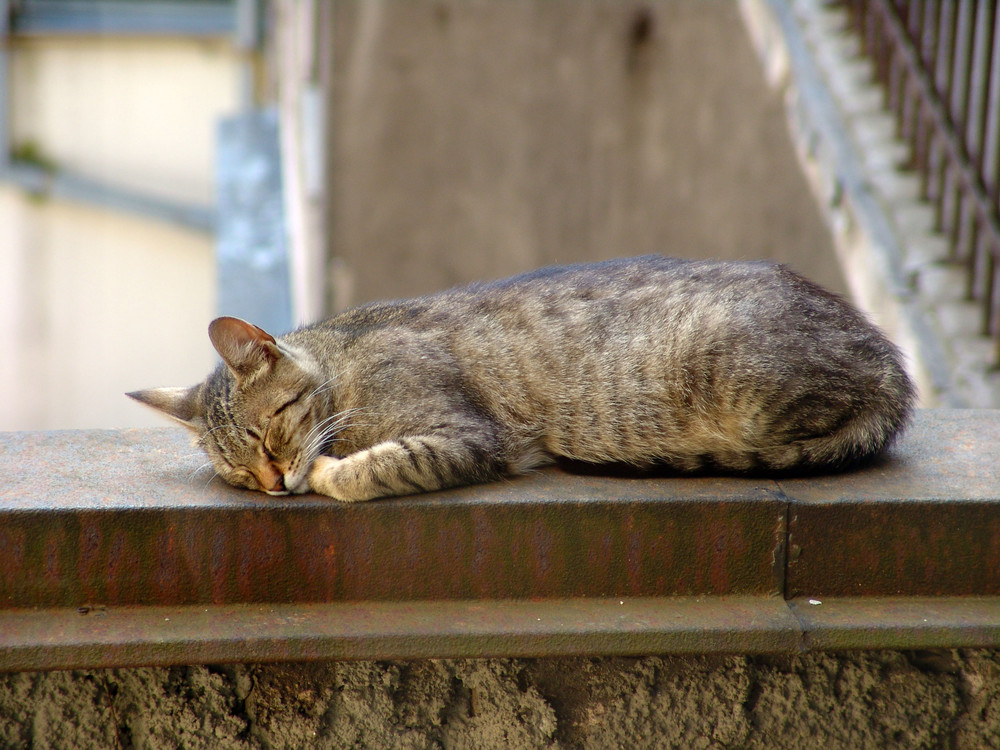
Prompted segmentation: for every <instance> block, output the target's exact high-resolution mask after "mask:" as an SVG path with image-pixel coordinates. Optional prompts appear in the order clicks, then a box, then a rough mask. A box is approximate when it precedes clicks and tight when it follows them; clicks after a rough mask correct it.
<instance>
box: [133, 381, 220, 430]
mask: <svg viewBox="0 0 1000 750" xmlns="http://www.w3.org/2000/svg"><path fill="white" fill-rule="evenodd" d="M200 390H201V386H200V385H194V386H191V387H190V388H149V389H148V390H145V391H134V392H132V393H126V394H125V395H126V396H128V397H129V398H134V399H135V400H136V401H138V402H139V403H140V404H145V405H146V406H151V407H153V408H154V409H156V410H157V411H158V412H161V413H163V414H166V415H167V416H168V417H170V418H171V419H176V420H177V421H178V422H180V423H181V424H183V425H184V426H185V427H187V428H189V429H191V430H194V431H195V432H198V433H201V432H202V431H204V429H205V412H204V408H203V406H202V402H201V397H200V393H199V392H200Z"/></svg>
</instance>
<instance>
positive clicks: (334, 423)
mask: <svg viewBox="0 0 1000 750" xmlns="http://www.w3.org/2000/svg"><path fill="white" fill-rule="evenodd" d="M365 410H366V409H365V408H364V407H356V408H353V409H344V410H343V411H339V412H337V413H336V414H332V415H330V416H329V417H327V418H326V419H322V420H320V421H319V422H317V423H316V424H315V425H313V426H312V428H311V429H310V430H309V432H307V433H306V436H305V437H304V438H303V440H302V442H303V443H304V444H306V445H310V444H312V443H313V442H315V441H316V440H317V439H318V441H319V442H320V443H322V442H325V440H326V438H328V437H329V435H330V433H331V432H338V431H342V430H344V429H347V427H357V426H360V423H357V422H354V423H350V424H348V420H350V418H351V417H353V416H355V415H356V414H358V413H360V412H362V411H365Z"/></svg>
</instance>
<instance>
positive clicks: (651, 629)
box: [0, 597, 802, 672]
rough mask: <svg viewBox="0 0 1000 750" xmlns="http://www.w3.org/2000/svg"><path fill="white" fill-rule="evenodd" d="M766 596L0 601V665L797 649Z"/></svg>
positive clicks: (782, 614)
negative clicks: (83, 608)
mask: <svg viewBox="0 0 1000 750" xmlns="http://www.w3.org/2000/svg"><path fill="white" fill-rule="evenodd" d="M801 648H802V638H801V632H800V630H799V626H798V621H797V620H796V618H795V617H794V616H793V614H792V613H791V612H790V611H789V609H788V607H787V605H786V604H785V602H784V601H783V600H781V599H778V598H767V597H707V598H702V597H690V598H688V597H684V598H652V597H651V598H638V599H617V598H616V599H556V600H542V601H526V600H500V601H497V600H492V601H469V600H465V601H413V602H356V603H349V604H345V603H337V604H297V605H228V606H212V607H205V606H184V607H123V608H108V609H106V610H104V609H94V610H89V611H87V612H86V613H81V612H79V611H77V610H72V609H37V610H4V611H0V671H7V672H14V671H27V670H48V669H76V668H100V667H134V666H152V665H175V664H210V663H225V662H275V661H314V660H344V659H421V658H449V657H450V658H462V657H502V656H510V657H514V656H520V657H531V656H569V655H640V654H652V653H663V654H667V653H673V654H698V653H712V652H732V653H741V652H747V653H749V652H755V653H791V652H796V651H799V650H801Z"/></svg>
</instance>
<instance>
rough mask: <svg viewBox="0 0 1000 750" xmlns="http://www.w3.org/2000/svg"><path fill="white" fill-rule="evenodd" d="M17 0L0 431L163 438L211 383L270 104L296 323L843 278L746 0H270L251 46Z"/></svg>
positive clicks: (1, 309) (9, 56)
mask: <svg viewBox="0 0 1000 750" xmlns="http://www.w3.org/2000/svg"><path fill="white" fill-rule="evenodd" d="M5 5H6V6H7V7H6V11H7V18H8V19H9V21H10V24H9V29H8V33H6V34H5V37H4V38H5V41H6V44H5V47H4V54H5V60H6V62H5V67H4V69H5V71H6V72H5V73H4V92H5V93H4V100H5V107H4V109H3V112H4V113H5V116H4V120H5V124H4V126H3V128H4V130H5V133H4V137H5V139H6V141H7V147H6V148H7V152H8V153H9V155H10V156H9V158H8V160H7V162H6V164H5V165H4V168H3V170H2V171H0V345H2V347H3V349H4V351H5V352H7V354H6V355H5V356H4V357H3V358H0V392H2V393H3V394H4V395H3V397H2V399H0V429H6V430H14V429H53V428H77V427H121V426H131V425H145V424H160V421H159V420H158V419H157V418H156V416H155V415H152V414H147V413H146V412H145V411H144V410H142V409H141V408H140V407H138V406H137V405H135V404H132V403H131V402H129V401H128V400H127V399H125V398H124V396H123V395H122V394H123V392H125V391H128V390H133V389H136V388H141V387H147V386H153V385H182V384H189V383H193V382H196V381H198V380H200V379H201V378H202V377H203V376H204V375H205V374H206V373H207V371H208V370H209V368H210V367H211V366H212V365H213V362H214V360H215V357H214V353H213V352H212V350H211V348H210V346H209V344H208V340H207V336H206V326H207V324H208V322H209V321H210V320H211V318H212V317H213V316H214V315H215V314H216V313H217V311H218V309H219V305H218V302H217V301H218V299H219V296H220V295H219V290H220V288H221V289H222V290H226V289H229V288H230V287H228V286H227V279H226V278H225V276H218V274H217V268H218V263H217V259H216V248H217V239H218V238H217V233H218V232H220V231H222V229H221V227H222V226H223V225H224V224H225V222H226V220H227V218H226V217H217V216H216V215H215V208H216V202H217V201H216V199H217V192H216V186H217V184H218V181H219V180H220V179H221V178H220V175H219V174H218V169H219V165H218V160H217V151H218V148H219V144H218V142H217V132H218V131H217V128H218V123H219V121H220V118H223V117H226V116H231V115H234V114H238V113H240V112H242V111H247V110H249V109H252V108H260V107H276V108H278V109H279V110H280V112H281V115H282V131H283V132H282V135H281V147H282V153H283V156H282V159H287V160H288V161H289V163H288V164H285V165H283V167H282V170H283V174H284V178H285V181H284V187H285V191H286V192H287V193H289V194H290V195H291V196H292V202H290V201H289V197H288V195H286V196H285V197H284V198H283V201H284V205H285V207H286V208H287V209H288V212H289V213H288V222H287V233H288V234H289V235H290V239H289V242H288V247H289V253H290V255H291V257H290V260H289V262H290V265H291V267H292V272H293V273H292V276H293V278H295V279H296V280H297V283H299V285H300V287H297V288H303V287H302V285H303V284H304V285H305V287H308V288H311V289H312V290H313V292H312V294H313V296H314V297H318V301H314V302H313V304H312V305H311V306H308V305H307V306H303V305H298V306H297V307H296V310H295V311H293V312H292V314H291V316H290V318H289V319H290V320H291V321H292V322H306V321H307V320H309V319H312V318H315V317H317V316H318V315H321V314H323V313H326V312H330V311H336V310H340V309H344V308H345V307H348V306H350V305H354V304H358V303H362V302H365V301H368V300H372V299H376V298H386V297H397V296H406V295H413V294H420V293H425V292H431V291H434V290H437V289H441V288H444V287H446V286H450V285H453V284H457V283H461V282H464V281H469V280H474V279H484V278H495V277H500V276H504V275H507V274H511V273H515V272H519V271H523V270H527V269H530V268H534V267H537V266H539V265H543V264H548V263H556V262H559V263H561V262H575V261H585V260H597V259H602V258H609V257H614V256H625V255H635V254H640V253H651V252H662V253H666V254H672V255H680V256H685V257H726V258H762V257H768V258H776V259H778V260H782V261H787V262H791V263H792V264H793V265H794V266H796V267H797V268H799V269H800V270H802V271H803V272H804V273H806V274H807V275H809V276H811V277H813V278H814V279H816V280H817V281H819V282H821V283H823V284H825V285H827V286H830V287H832V288H834V289H837V290H839V291H843V290H844V289H845V285H844V282H843V279H842V277H841V275H840V271H839V269H838V267H837V263H836V260H835V256H834V254H833V252H832V250H831V242H830V238H829V235H828V232H827V230H826V228H825V227H824V225H823V223H822V220H821V218H820V216H819V213H818V211H817V209H816V207H815V204H814V201H813V199H812V197H811V196H810V194H809V190H808V187H807V185H806V183H805V181H804V179H803V177H802V175H801V173H800V169H799V167H798V164H797V162H796V159H795V155H794V151H793V148H792V146H791V143H790V140H789V136H788V132H787V126H786V121H785V114H784V110H783V104H782V101H781V99H780V96H779V94H777V93H775V92H774V91H773V90H771V89H769V88H768V87H767V86H766V84H765V82H764V79H763V74H762V72H761V68H760V65H759V63H758V61H757V59H756V57H755V56H754V52H753V50H752V48H751V45H750V42H749V40H748V37H747V34H746V31H745V29H744V28H743V26H742V23H741V20H740V16H739V10H738V7H737V4H736V3H735V2H732V1H731V0H660V1H658V2H645V3H632V2H619V1H617V0H603V1H598V2H588V3H579V2H575V1H573V0H516V1H515V2H467V1H466V0H411V1H408V2H402V1H398V2H393V1H389V0H337V2H335V3H318V4H317V3H308V2H304V3H298V2H291V0H275V2H272V3H250V5H251V6H253V7H252V8H251V11H252V14H251V15H252V17H253V18H254V19H255V20H254V21H253V23H256V24H258V25H259V30H260V35H259V38H258V41H256V42H254V43H252V44H250V45H248V44H247V43H246V42H245V41H241V40H240V34H241V32H240V23H241V21H240V14H241V13H242V14H245V13H246V12H247V8H248V4H247V3H245V2H232V3H226V2H214V3H177V4H175V5H177V6H182V5H184V6H197V7H202V9H203V10H204V11H205V13H206V15H205V16H204V18H208V17H209V16H210V17H211V18H215V19H223V21H222V22H218V23H216V24H215V25H214V26H213V25H212V24H211V23H207V22H205V23H203V24H202V26H201V27H200V28H196V30H195V31H192V30H191V29H190V28H189V27H186V26H184V25H182V24H180V23H177V22H176V19H177V18H180V17H181V16H180V15H177V16H174V17H173V21H171V19H170V18H168V19H166V20H164V21H163V22H162V23H161V24H160V25H159V26H156V25H153V26H152V28H148V27H146V26H142V25H141V24H137V23H133V25H132V26H131V27H129V26H128V25H125V26H124V27H123V28H119V27H118V26H116V25H115V24H114V23H112V21H113V20H114V18H113V17H110V16H106V17H105V18H104V20H103V21H99V22H96V23H93V24H91V25H89V26H88V25H87V24H86V23H82V22H80V23H78V26H77V27H76V28H70V29H69V30H67V29H66V28H63V27H58V26H54V25H52V24H51V23H50V24H49V25H48V26H46V25H45V23H42V22H41V21H39V20H38V19H40V18H42V16H41V15H39V14H38V12H37V11H38V8H40V7H41V8H43V9H44V7H45V6H49V10H51V7H52V6H55V5H57V4H55V3H47V4H46V3H38V2H34V3H33V2H31V1H30V0H29V1H28V2H23V3H14V4H13V5H11V4H10V3H6V4H5ZM96 5H98V6H118V7H119V8H121V7H127V6H130V5H135V4H133V3H127V2H120V3H96ZM140 5H141V4H140ZM158 5H160V6H169V5H171V4H170V3H167V4H158ZM112 10H114V9H112ZM33 13H34V15H33ZM225 14H230V15H229V16H226V15H225ZM109 18H111V20H110V21H109V20H108V19H109ZM226 19H229V20H226ZM251 36H252V35H251ZM0 72H2V71H0ZM317 133H319V136H317V135H316V134H317ZM290 154H291V155H293V156H294V157H295V158H294V159H293V158H291V156H290ZM250 167H253V164H250ZM238 187H239V186H238V185H237V188H238ZM297 212H298V213H297ZM251 213H253V212H252V211H251ZM302 247H305V248H306V250H305V251H304V252H305V256H303V255H301V254H300V255H299V256H296V255H295V252H300V253H301V252H302V251H301V248H302ZM296 249H298V250H296ZM246 252H247V258H248V260H247V263H248V267H252V265H253V258H254V257H255V256H254V255H253V253H254V252H255V251H254V248H250V247H248V248H247V249H246ZM217 276H218V277H217ZM249 296H253V295H252V294H250V295H249ZM300 296H301V294H300ZM300 301H301V300H300ZM251 302H252V303H253V304H256V305H258V306H265V307H266V305H267V304H268V300H267V299H266V298H261V299H255V300H251ZM258 309H259V307H258ZM278 332H279V331H275V333H278Z"/></svg>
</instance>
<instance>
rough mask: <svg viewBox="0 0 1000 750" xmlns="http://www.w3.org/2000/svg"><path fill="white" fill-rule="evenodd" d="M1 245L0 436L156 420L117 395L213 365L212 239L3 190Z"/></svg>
mask: <svg viewBox="0 0 1000 750" xmlns="http://www.w3.org/2000/svg"><path fill="white" fill-rule="evenodd" d="M0 247H2V248H3V252H2V253H0V321H2V325H0V347H2V349H3V351H5V352H7V353H8V354H7V355H6V356H5V357H3V358H2V360H0V362H2V364H0V389H2V391H3V393H4V397H3V399H2V400H0V429H4V430H15V429H56V428H78V427H121V426H132V425H141V424H162V421H160V420H158V419H157V418H156V417H155V415H153V414H147V413H146V410H143V409H141V408H140V407H139V406H138V405H136V404H133V403H132V402H130V401H129V400H128V399H126V398H125V397H124V396H123V395H122V394H123V393H124V392H126V391H130V390H136V389H137V388H142V387H147V386H153V385H175V384H176V385H183V384H189V383H194V382H197V381H198V380H199V379H201V378H202V377H204V375H205V373H206V372H207V371H208V369H209V368H210V367H211V365H212V362H213V353H212V351H211V347H210V346H209V344H208V338H207V336H206V334H205V328H206V325H207V322H208V321H209V320H210V319H211V317H212V313H213V308H214V298H215V287H214V284H215V273H214V258H213V251H212V247H213V246H212V239H211V237H209V236H207V235H205V234H202V233H200V232H192V231H189V230H185V229H181V228H177V227H173V226H170V225H166V224H162V223H158V222H150V221H145V220H142V219H139V218H135V217H132V216H127V215H122V214H116V213H114V212H110V211H105V210H102V209H95V208H92V207H88V206H83V205H76V204H71V203H61V202H55V201H45V202H41V203H38V202H33V201H31V200H30V199H25V198H24V197H23V196H21V195H19V194H18V193H17V191H14V190H10V189H4V190H0Z"/></svg>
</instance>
